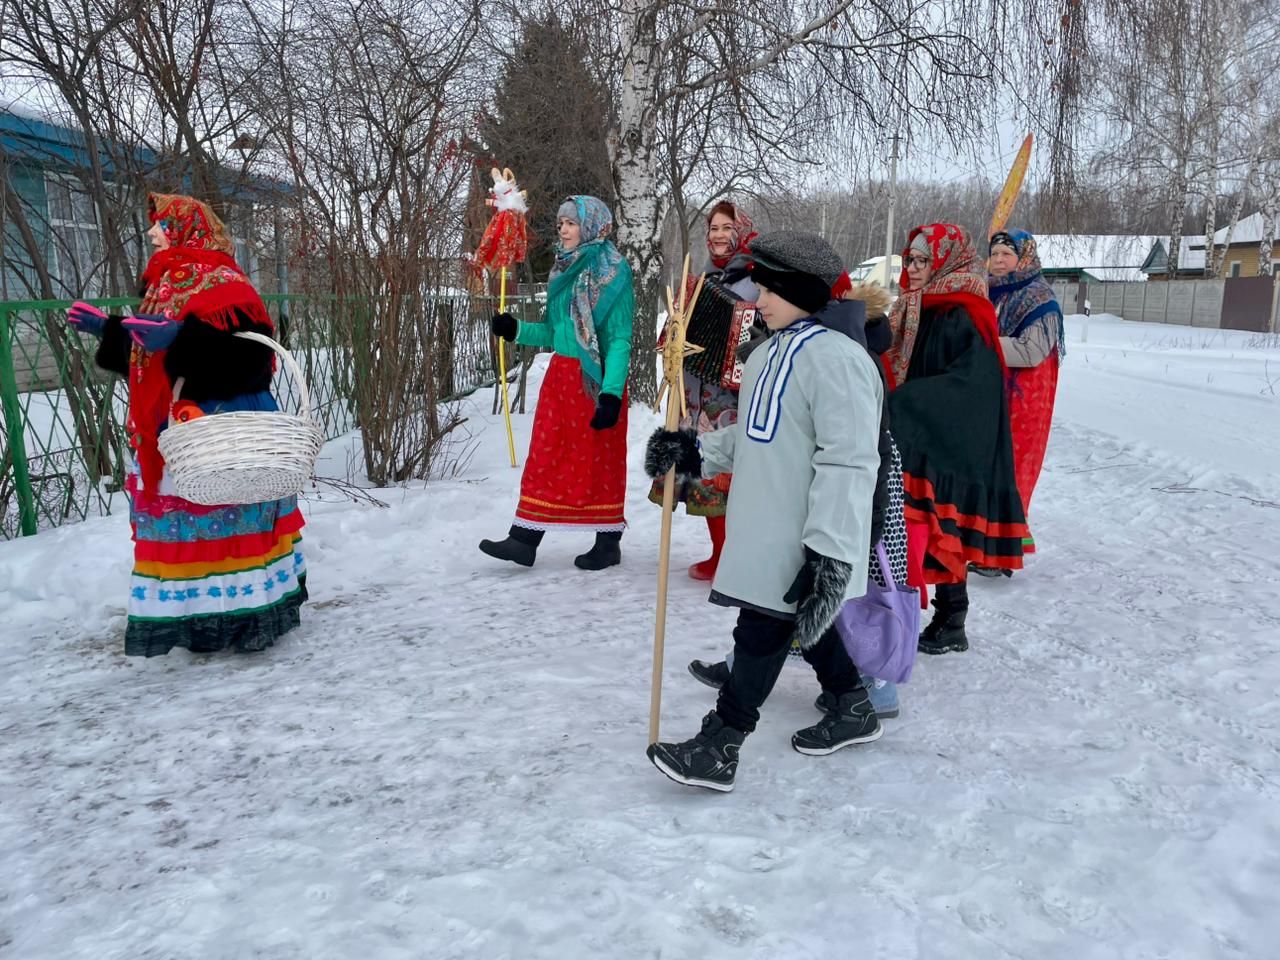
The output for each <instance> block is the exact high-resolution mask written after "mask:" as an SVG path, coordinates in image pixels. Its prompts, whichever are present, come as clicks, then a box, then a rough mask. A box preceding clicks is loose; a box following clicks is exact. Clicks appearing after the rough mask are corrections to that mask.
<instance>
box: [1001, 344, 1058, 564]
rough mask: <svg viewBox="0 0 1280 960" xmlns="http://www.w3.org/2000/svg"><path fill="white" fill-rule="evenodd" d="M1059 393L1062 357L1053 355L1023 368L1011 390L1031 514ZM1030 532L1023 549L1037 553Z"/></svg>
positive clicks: (1017, 468) (1022, 485) (1018, 463)
mask: <svg viewBox="0 0 1280 960" xmlns="http://www.w3.org/2000/svg"><path fill="white" fill-rule="evenodd" d="M1057 395H1058V357H1057V355H1056V354H1054V355H1052V356H1050V357H1049V359H1047V360H1045V361H1044V362H1043V363H1041V364H1040V365H1039V366H1038V367H1032V368H1031V369H1030V370H1019V371H1017V373H1016V374H1014V377H1013V383H1012V386H1011V387H1010V390H1009V426H1010V428H1011V429H1012V430H1013V466H1014V473H1015V474H1016V476H1017V479H1018V493H1019V494H1020V495H1021V496H1022V510H1023V512H1024V513H1025V514H1026V515H1027V517H1028V519H1029V518H1030V516H1031V496H1032V494H1034V493H1035V492H1036V483H1037V482H1039V480H1040V470H1041V468H1043V467H1044V455H1045V451H1046V450H1047V449H1048V447H1049V428H1050V427H1051V426H1052V425H1053V405H1054V401H1055V400H1056V398H1057ZM1035 549H1036V545H1035V540H1033V539H1032V538H1031V536H1030V534H1028V536H1027V542H1026V543H1024V544H1023V553H1035Z"/></svg>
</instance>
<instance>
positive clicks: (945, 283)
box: [885, 223, 1004, 385]
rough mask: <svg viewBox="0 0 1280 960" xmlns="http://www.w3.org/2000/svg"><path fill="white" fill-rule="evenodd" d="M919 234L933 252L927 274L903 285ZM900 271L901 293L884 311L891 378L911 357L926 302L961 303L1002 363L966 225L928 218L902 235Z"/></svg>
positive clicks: (983, 276)
mask: <svg viewBox="0 0 1280 960" xmlns="http://www.w3.org/2000/svg"><path fill="white" fill-rule="evenodd" d="M916 237H922V238H923V239H924V241H925V243H926V244H927V245H928V247H929V250H930V251H931V253H932V255H933V275H932V276H931V277H930V278H929V280H928V282H926V283H925V285H924V286H923V287H921V288H920V289H918V290H911V289H908V288H909V287H910V285H911V278H910V277H909V276H908V274H907V268H906V261H907V258H908V257H910V256H911V254H912V250H911V246H912V242H913V241H914V240H915V239H916ZM902 260H903V267H902V276H901V277H900V278H899V280H898V284H899V286H900V287H901V288H902V293H901V294H900V295H899V297H898V299H897V301H896V302H895V303H894V305H893V308H892V309H891V310H890V311H889V329H890V330H891V331H892V333H893V343H892V345H891V346H890V347H889V350H888V352H887V353H886V354H885V364H886V366H887V367H888V369H889V375H890V377H891V378H892V383H893V384H894V385H897V384H899V383H901V382H902V381H903V380H904V379H905V378H906V375H907V367H908V365H910V363H911V353H912V351H913V350H915V346H916V334H917V332H918V331H919V328H920V313H921V311H922V310H924V309H926V308H936V307H961V308H962V309H963V310H964V311H965V313H967V314H968V315H969V318H970V319H971V320H973V324H974V326H976V327H977V328H978V333H980V334H981V335H982V339H983V340H984V341H986V343H987V344H988V345H989V346H990V347H991V349H993V350H995V352H996V354H997V355H998V356H999V357H1000V366H1001V367H1002V368H1003V367H1004V354H1003V352H1002V351H1001V350H1000V332H999V324H998V323H997V321H996V310H995V307H993V306H992V305H991V301H990V300H988V299H987V269H986V265H985V264H984V263H983V262H982V260H981V259H980V258H979V257H978V251H977V249H976V248H975V247H974V245H973V240H972V239H971V238H970V236H969V233H968V231H966V230H965V229H964V227H959V226H956V225H955V224H954V223H931V224H928V225H926V226H922V227H916V228H915V229H914V230H912V231H911V234H910V236H908V237H907V245H906V247H905V248H904V249H903V251H902Z"/></svg>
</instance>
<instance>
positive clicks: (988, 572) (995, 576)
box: [969, 563, 1013, 580]
mask: <svg viewBox="0 0 1280 960" xmlns="http://www.w3.org/2000/svg"><path fill="white" fill-rule="evenodd" d="M969 572H970V573H976V574H977V575H978V576H980V577H986V578H987V579H988V580H999V579H1000V578H1001V577H1004V578H1005V579H1006V580H1007V579H1009V578H1010V577H1012V576H1013V571H1012V570H1005V569H1003V568H1002V567H980V566H978V565H977V564H976V563H971V564H969Z"/></svg>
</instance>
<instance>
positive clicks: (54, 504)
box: [0, 295, 537, 539]
mask: <svg viewBox="0 0 1280 960" xmlns="http://www.w3.org/2000/svg"><path fill="white" fill-rule="evenodd" d="M263 299H264V300H266V301H267V305H268V308H269V309H270V310H271V312H272V315H273V317H274V318H275V319H276V324H277V326H276V329H277V331H278V334H279V337H280V339H281V341H282V342H283V343H284V345H285V346H286V347H287V348H288V349H289V351H290V352H291V353H292V354H293V356H294V359H295V360H297V361H298V364H299V366H300V367H301V368H302V370H303V372H304V375H305V376H306V380H307V386H308V388H309V392H310V396H311V408H312V414H313V415H314V416H315V417H316V418H317V419H318V420H319V422H320V423H321V424H322V425H323V427H324V431H325V436H326V437H327V438H329V439H332V438H334V437H338V436H341V435H343V434H345V433H348V432H349V431H351V430H353V429H356V428H358V427H359V423H358V416H357V405H356V403H355V400H354V398H355V395H356V378H357V376H358V375H359V373H360V371H359V370H358V369H357V366H358V362H376V358H373V359H368V358H366V359H365V360H364V361H357V360H356V359H355V357H354V356H353V351H352V350H351V349H349V342H348V338H347V336H346V335H345V334H343V333H342V332H341V331H343V330H350V326H349V324H350V318H351V312H350V311H351V309H352V307H351V304H350V303H349V302H346V303H344V302H340V301H338V300H337V299H336V298H332V297H330V298H325V297H308V296H300V295H286V296H278V295H277V296H266V297H264V298H263ZM91 302H92V303H94V304H95V305H97V306H99V307H101V308H103V309H108V310H115V311H117V312H120V311H121V308H129V307H132V306H134V305H135V303H136V301H134V300H132V299H128V298H117V299H100V300H94V301H91ZM70 305H71V302H70V301H64V300H29V301H10V302H0V414H2V417H3V419H2V422H0V427H2V428H3V429H2V430H0V538H2V539H9V538H11V537H14V536H17V535H20V534H21V535H25V536H30V535H31V534H34V533H36V532H37V531H38V530H41V529H46V528H49V527H56V526H60V525H62V524H64V523H68V522H74V521H76V520H81V519H84V518H85V517H88V516H96V515H100V514H107V513H110V512H111V511H112V509H113V508H114V509H121V508H122V507H123V506H124V501H123V500H122V499H121V498H120V496H119V494H120V491H121V490H122V488H123V486H124V479H125V473H126V471H127V469H128V465H129V462H130V452H129V449H128V443H127V442H126V437H125V430H124V421H125V412H126V408H127V385H126V383H125V382H124V381H123V380H122V379H121V378H119V377H115V376H112V375H109V374H106V373H103V372H102V371H101V370H99V369H98V368H97V367H96V366H95V365H94V362H93V353H94V350H96V348H97V340H95V339H94V338H93V337H89V336H85V335H82V334H79V333H77V332H75V331H74V330H73V329H71V328H70V327H68V326H67V324H66V310H67V308H68V307H69V306H70ZM494 307H495V304H494V303H493V301H492V300H491V299H490V298H486V297H466V296H458V297H455V298H453V300H451V302H450V306H449V311H448V322H447V323H446V324H445V325H444V326H443V327H442V328H441V330H442V333H441V334H440V335H439V338H440V342H439V343H438V344H437V345H435V348H437V349H439V350H441V351H444V353H445V359H446V363H445V364H444V368H445V370H446V376H445V379H444V381H443V382H442V383H441V384H440V387H441V390H440V394H441V395H455V396H456V395H462V394H465V393H467V392H469V391H472V390H474V389H475V388H476V387H478V386H482V385H484V384H486V383H492V382H493V381H494V356H493V353H492V350H491V344H490V338H489V335H488V330H489V325H488V318H489V315H490V313H491V312H492V311H493V309H494ZM536 307H537V305H536V304H534V303H531V302H527V301H526V302H521V301H520V300H513V301H512V307H511V308H512V309H514V310H515V311H516V312H517V313H518V314H522V315H525V316H528V317H529V318H530V319H533V314H534V313H535V312H536ZM342 312H345V315H344V317H343V318H342V322H340V320H339V317H338V314H339V313H342ZM273 389H274V390H275V392H276V395H277V396H278V397H279V398H280V400H281V404H282V406H284V407H285V408H287V409H293V408H294V405H295V404H296V402H297V385H296V384H294V383H293V382H292V378H291V377H290V375H289V374H288V372H287V371H285V370H283V369H282V370H281V371H280V372H279V373H278V374H277V378H276V382H275V384H274V387H273Z"/></svg>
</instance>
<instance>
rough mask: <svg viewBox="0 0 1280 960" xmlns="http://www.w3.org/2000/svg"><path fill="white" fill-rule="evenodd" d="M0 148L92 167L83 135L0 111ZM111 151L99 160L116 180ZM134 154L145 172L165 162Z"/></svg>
mask: <svg viewBox="0 0 1280 960" xmlns="http://www.w3.org/2000/svg"><path fill="white" fill-rule="evenodd" d="M0 147H3V149H4V151H5V153H7V154H8V155H9V156H10V157H15V158H17V159H20V160H27V161H31V162H34V163H36V164H38V165H39V166H41V167H45V168H49V169H54V170H57V169H67V168H71V169H83V168H85V167H87V166H89V150H88V148H87V147H86V146H85V138H84V134H83V133H82V132H81V131H79V130H75V129H72V128H71V127H64V126H62V125H60V124H56V123H50V122H49V121H47V120H41V119H38V118H36V117H30V116H26V115H24V114H21V113H14V112H13V111H10V110H0ZM109 147H110V144H109V143H108V144H103V143H99V145H98V156H99V160H100V162H101V163H102V169H103V172H104V173H105V174H106V176H107V177H108V178H110V177H112V176H114V175H115V173H116V169H117V168H116V163H115V158H114V157H113V155H112V151H111V149H109ZM118 152H119V151H117V153H118ZM131 153H132V157H133V160H134V162H135V163H137V164H138V166H139V167H141V168H142V169H143V171H144V172H145V171H149V170H154V169H156V168H157V167H159V166H161V165H162V164H163V163H164V162H165V158H164V157H163V156H161V155H160V154H159V153H157V152H156V151H154V150H152V149H151V148H150V147H147V146H137V147H133V148H132V149H131ZM225 172H226V174H227V175H228V180H229V181H231V182H233V183H234V184H235V185H236V186H237V188H240V189H243V188H245V187H249V188H251V189H253V190H255V192H260V193H261V194H262V195H265V196H269V195H272V194H274V195H277V196H279V195H286V196H287V195H290V194H292V193H293V192H294V190H293V185H292V184H290V183H286V182H284V181H282V180H275V179H272V178H270V177H258V176H248V177H245V176H242V175H240V174H236V173H234V172H233V171H230V170H227V171H225ZM183 181H184V182H183V184H182V185H181V188H180V189H188V190H189V189H190V175H189V174H187V175H184V176H183Z"/></svg>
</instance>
